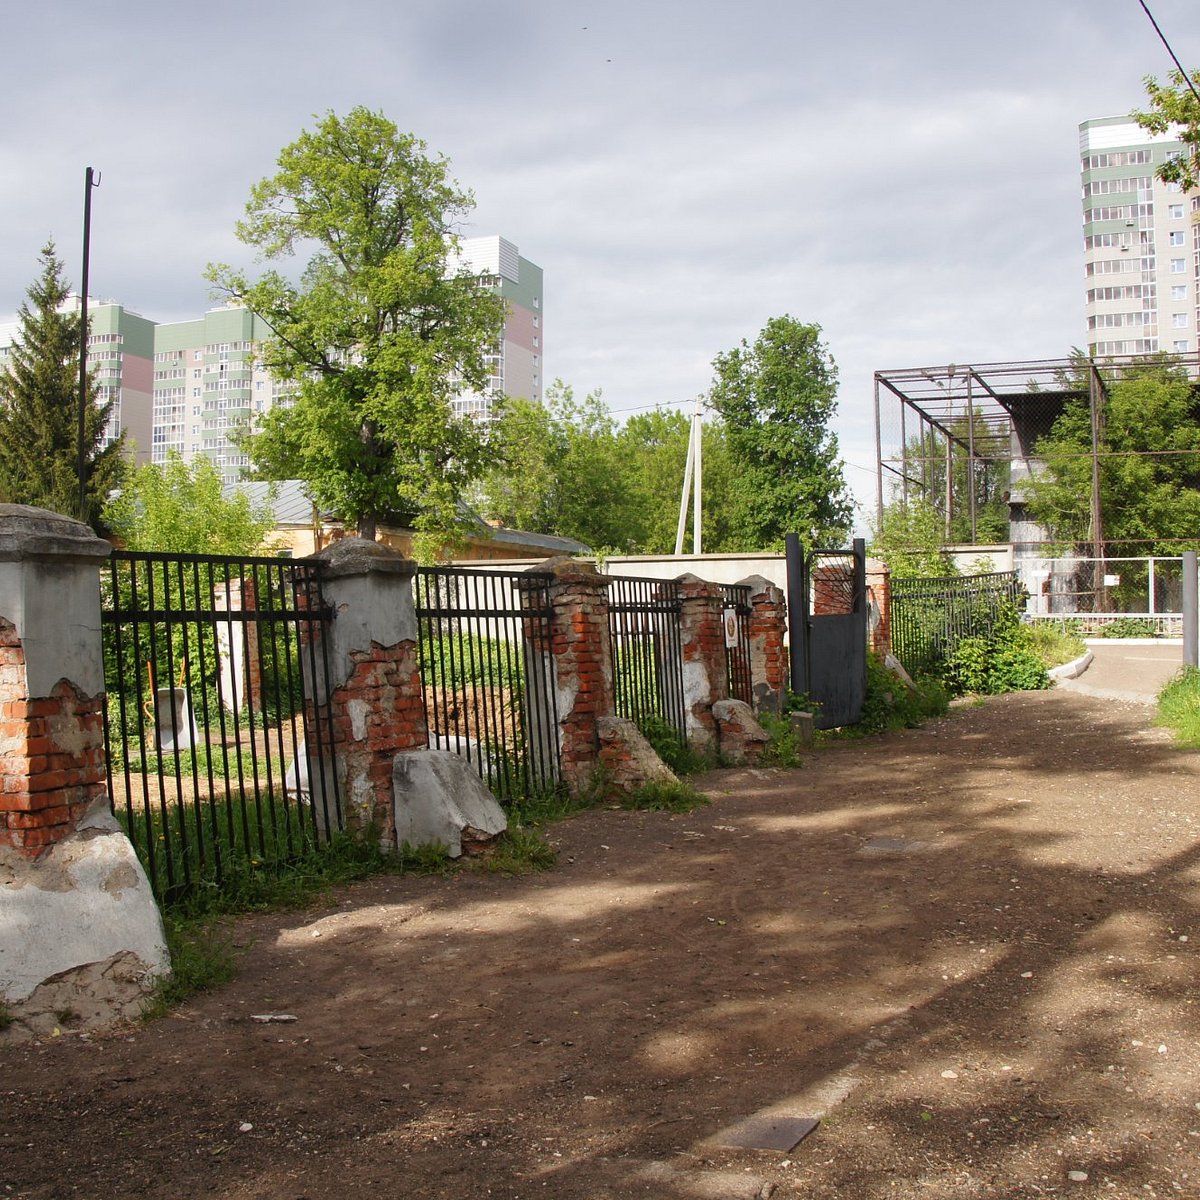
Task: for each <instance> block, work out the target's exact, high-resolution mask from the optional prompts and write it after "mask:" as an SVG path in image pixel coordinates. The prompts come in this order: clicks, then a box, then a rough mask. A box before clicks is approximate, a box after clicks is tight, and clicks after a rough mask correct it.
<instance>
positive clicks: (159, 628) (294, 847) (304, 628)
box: [102, 551, 342, 900]
mask: <svg viewBox="0 0 1200 1200" xmlns="http://www.w3.org/2000/svg"><path fill="white" fill-rule="evenodd" d="M102 596H103V608H102V623H103V645H104V667H105V688H106V691H107V693H108V704H107V710H106V713H105V740H106V743H107V750H108V764H109V767H108V771H109V795H110V798H111V801H112V805H113V811H114V813H115V814H116V816H117V817H118V819H119V820H120V821H121V822H122V824H123V825H124V826H125V828H126V831H127V832H128V834H129V837H130V839H131V841H132V842H133V844H134V846H135V847H136V849H137V851H138V854H139V856H140V857H141V859H142V861H143V863H144V864H145V866H146V870H147V874H148V875H149V877H150V881H151V884H152V886H153V888H154V890H155V893H156V894H157V895H158V896H159V897H160V898H162V899H164V900H174V899H178V898H180V897H182V896H185V895H187V894H188V893H189V892H191V891H193V890H194V889H196V888H197V887H200V886H205V885H217V886H221V885H227V884H228V883H229V882H230V881H231V880H232V879H234V878H236V877H238V876H239V875H242V874H244V873H246V872H249V871H252V870H254V869H258V868H261V867H264V866H265V867H272V866H276V865H280V864H282V863H284V862H286V861H289V860H293V859H295V858H296V857H297V856H299V855H300V854H302V853H304V852H306V851H308V850H310V849H311V848H313V847H314V846H317V845H320V844H322V843H323V842H325V841H327V840H328V837H329V835H330V834H331V833H332V832H334V831H336V830H339V829H341V828H342V811H341V799H340V796H339V794H338V788H337V780H336V778H335V776H334V773H333V771H332V768H331V766H330V765H329V764H331V762H332V745H333V736H332V728H331V726H330V725H329V723H328V719H327V718H325V719H323V720H319V719H318V718H317V717H316V715H315V713H314V712H313V711H312V710H311V708H310V707H309V706H307V705H306V704H305V699H304V697H305V682H304V681H305V679H306V678H307V679H308V680H309V681H310V682H311V681H316V680H319V679H322V678H323V677H324V676H325V675H326V673H327V667H326V662H325V659H324V647H325V641H326V639H325V638H324V637H322V636H320V626H321V625H323V624H324V623H326V622H328V621H329V620H330V619H331V614H330V612H329V611H328V609H327V608H326V606H325V605H324V603H323V602H322V600H321V594H320V588H319V585H318V581H317V577H316V574H315V568H314V567H312V566H311V565H308V564H305V563H302V562H292V561H291V560H290V559H283V558H221V557H214V556H209V555H196V554H173V555H169V554H144V553H133V552H128V551H116V552H114V553H113V555H112V558H111V560H110V563H109V566H108V567H107V569H106V571H105V573H104V575H103V576H102ZM310 770H311V771H313V772H314V773H319V776H320V777H319V778H318V779H317V781H316V782H317V786H316V787H315V788H312V787H310V779H309V775H310ZM314 795H315V796H316V797H317V802H316V803H315V804H314V803H313V796H314Z"/></svg>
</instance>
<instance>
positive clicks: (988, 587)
mask: <svg viewBox="0 0 1200 1200" xmlns="http://www.w3.org/2000/svg"><path fill="white" fill-rule="evenodd" d="M1024 594H1025V593H1024V589H1023V588H1022V587H1021V584H1020V582H1019V581H1018V579H1017V576H1016V574H1015V573H1014V572H1012V571H1003V572H996V573H993V574H989V575H966V576H957V575H952V576H948V577H945V578H935V579H893V580H892V585H891V634H892V653H893V654H895V656H896V657H897V658H898V659H899V660H900V662H901V663H903V664H904V667H905V669H906V670H907V671H908V672H909V673H910V674H911V673H916V672H921V673H934V672H936V671H937V670H938V669H939V668H940V666H941V665H942V664H943V663H944V662H945V661H946V659H947V658H948V657H949V656H950V655H951V654H953V652H954V650H955V649H956V647H957V646H958V644H959V642H960V641H962V639H964V638H968V637H979V636H982V635H984V634H987V633H988V632H990V630H991V629H992V628H993V627H994V626H995V624H996V621H997V619H998V617H999V615H1000V612H1001V610H1002V609H1003V608H1004V607H1005V606H1013V605H1015V606H1018V607H1019V606H1020V605H1021V603H1022V601H1023V599H1024Z"/></svg>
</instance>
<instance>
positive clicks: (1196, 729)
mask: <svg viewBox="0 0 1200 1200" xmlns="http://www.w3.org/2000/svg"><path fill="white" fill-rule="evenodd" d="M1158 720H1159V723H1160V724H1162V725H1166V726H1167V727H1168V728H1169V729H1173V730H1174V731H1175V738H1176V740H1177V741H1178V742H1179V744H1180V745H1182V746H1188V747H1191V748H1192V749H1194V750H1195V749H1200V669H1197V668H1196V667H1184V668H1183V670H1181V671H1180V672H1179V673H1178V674H1177V675H1176V676H1175V677H1174V678H1173V679H1171V680H1170V681H1169V682H1168V683H1167V685H1166V686H1165V687H1164V688H1163V690H1162V691H1161V692H1159V694H1158Z"/></svg>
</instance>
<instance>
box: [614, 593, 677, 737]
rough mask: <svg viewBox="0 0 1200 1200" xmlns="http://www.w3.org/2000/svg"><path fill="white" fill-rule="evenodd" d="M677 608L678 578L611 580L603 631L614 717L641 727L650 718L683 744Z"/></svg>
mask: <svg viewBox="0 0 1200 1200" xmlns="http://www.w3.org/2000/svg"><path fill="white" fill-rule="evenodd" d="M682 611H683V590H682V587H681V585H680V584H679V582H678V581H677V580H674V579H632V578H627V577H625V576H613V577H612V578H611V583H610V586H609V590H608V635H609V641H610V643H611V646H612V662H613V699H614V701H615V707H616V712H617V715H618V716H620V717H628V718H629V719H630V720H631V721H633V722H634V723H635V724H636V725H638V726H639V727H642V728H644V727H645V726H646V724H647V722H648V721H650V720H652V719H657V720H660V721H665V722H666V723H667V724H668V725H670V726H671V728H673V729H674V730H675V732H676V733H677V734H678V735H679V737H680V739H681V740H682V741H683V742H685V743H686V741H687V716H686V713H685V709H684V699H683V655H682V653H681V649H680V616H681V614H682Z"/></svg>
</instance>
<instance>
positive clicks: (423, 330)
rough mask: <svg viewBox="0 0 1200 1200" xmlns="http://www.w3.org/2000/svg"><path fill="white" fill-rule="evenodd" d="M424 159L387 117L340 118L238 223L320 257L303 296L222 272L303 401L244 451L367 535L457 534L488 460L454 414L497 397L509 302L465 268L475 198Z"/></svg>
mask: <svg viewBox="0 0 1200 1200" xmlns="http://www.w3.org/2000/svg"><path fill="white" fill-rule="evenodd" d="M425 150H426V147H425V144H424V143H423V142H422V141H420V140H419V139H417V138H415V137H413V136H412V135H411V134H402V133H400V132H398V131H397V129H396V126H395V125H394V124H393V123H392V122H391V121H389V120H387V119H386V118H385V117H384V116H383V115H382V114H380V113H375V112H371V111H369V110H367V109H365V108H361V107H360V108H355V109H353V110H352V111H351V112H350V113H349V114H348V115H347V116H345V117H339V116H337V115H335V114H333V113H328V114H326V115H325V116H324V117H323V118H321V119H320V120H319V121H318V123H317V126H316V128H315V129H314V130H313V131H312V132H305V133H302V134H301V135H300V137H299V138H298V139H297V140H296V141H295V142H293V143H292V144H291V145H289V146H285V147H284V149H283V150H282V151H281V152H280V156H279V162H278V167H279V170H278V172H277V173H276V174H275V175H273V176H271V177H270V178H268V179H263V180H262V181H260V182H259V183H258V184H256V185H255V187H254V188H253V189H252V191H251V195H250V200H249V202H248V203H247V206H246V219H245V220H244V221H241V222H239V223H238V226H237V233H238V237H239V238H240V239H241V240H242V241H243V242H245V243H246V244H247V245H248V246H252V247H254V248H255V249H256V250H257V251H258V252H259V254H260V256H261V257H262V258H265V259H268V260H284V259H289V258H291V257H292V256H293V255H294V254H296V253H298V252H300V251H301V249H302V248H304V247H308V246H312V247H315V251H314V253H313V254H312V257H311V258H310V259H309V260H308V263H307V265H306V266H305V268H304V271H303V274H302V276H301V281H300V283H299V284H298V285H297V284H294V283H292V282H291V281H290V280H289V279H288V278H287V277H286V276H285V275H284V274H282V273H281V272H280V271H277V270H273V271H268V272H267V273H266V274H264V275H263V276H262V277H261V278H260V279H259V280H257V282H252V281H251V280H250V279H248V278H247V277H246V275H244V274H243V273H241V272H239V271H235V270H233V269H232V268H230V267H227V266H215V267H210V268H209V277H210V279H211V280H212V281H213V282H214V283H216V284H218V286H219V287H221V288H222V289H223V290H224V291H225V292H226V293H227V294H228V295H229V296H230V297H232V298H233V299H234V300H235V301H237V302H238V303H240V304H244V305H245V306H246V307H247V308H249V309H250V310H251V311H252V312H255V313H257V314H258V315H260V316H261V317H262V318H263V319H264V320H265V321H266V322H267V323H268V325H270V327H271V328H272V330H273V331H274V335H275V336H274V338H273V339H272V340H271V341H269V342H268V343H267V345H266V347H265V349H264V350H263V354H262V357H263V362H264V365H265V366H266V367H267V368H268V369H269V370H270V371H271V372H272V373H273V374H274V375H275V376H276V377H277V378H279V379H283V380H288V381H291V382H292V383H293V384H294V385H295V388H296V395H295V401H294V403H293V404H292V405H291V406H289V407H282V406H281V407H277V408H275V409H273V410H272V411H271V412H270V413H269V414H268V415H267V417H266V419H265V420H264V421H263V422H262V423H261V426H260V427H259V428H258V429H257V431H255V432H253V433H252V435H251V436H249V438H248V439H246V444H247V445H248V448H249V452H250V454H251V456H252V458H253V460H254V463H255V465H256V467H257V469H258V470H259V471H260V472H261V473H262V474H263V475H265V476H266V477H268V478H276V479H279V478H288V477H295V478H300V479H303V480H305V481H307V483H308V484H309V488H310V490H311V492H312V495H313V498H314V499H315V500H316V501H317V502H318V503H319V504H321V505H323V506H326V507H329V508H332V509H333V510H334V511H336V512H337V513H338V514H339V515H340V516H341V517H343V518H344V519H346V520H348V521H353V522H355V523H356V524H357V526H358V531H359V533H360V534H361V535H362V536H364V537H374V536H375V529H376V523H377V522H378V521H379V520H380V519H381V518H383V517H385V516H404V517H406V518H411V519H412V520H413V523H414V524H415V526H416V527H417V528H418V529H420V530H423V531H427V532H428V533H429V534H430V535H437V534H441V533H445V532H447V531H450V530H453V529H454V528H455V527H456V526H457V525H458V523H459V520H460V517H459V507H458V504H459V498H460V496H461V494H462V493H463V491H464V489H465V488H466V487H467V485H468V484H469V483H470V482H471V481H472V480H474V479H475V478H477V477H478V476H479V475H480V474H481V473H482V472H483V470H484V468H485V466H486V465H487V463H488V458H487V430H486V427H485V426H484V425H481V424H478V423H476V422H474V421H472V420H470V419H467V418H461V419H456V418H455V417H454V416H453V413H452V410H451V407H450V401H451V399H452V398H453V396H454V395H455V394H456V392H457V391H458V390H459V389H460V388H465V389H482V388H484V387H485V386H486V384H487V379H488V371H487V368H486V366H485V362H484V355H485V351H486V349H487V348H488V347H489V346H491V345H493V344H494V343H495V342H496V340H497V339H498V337H499V335H500V330H501V327H502V322H503V307H502V302H501V301H500V299H499V297H498V296H496V295H495V294H494V293H493V292H491V291H489V290H488V289H485V288H481V287H479V286H478V283H477V281H476V280H475V279H474V278H473V277H472V276H470V275H468V274H465V273H455V272H454V271H453V270H452V269H451V250H452V239H451V237H450V234H451V226H452V223H453V222H454V221H455V220H456V219H457V218H459V217H461V216H462V215H463V214H465V213H466V212H467V211H468V210H469V209H470V207H471V205H472V199H471V196H470V195H469V193H467V192H464V191H462V190H460V189H459V187H458V185H457V184H456V183H455V182H454V181H453V180H451V179H450V178H449V176H448V173H447V168H448V164H447V162H446V160H445V159H444V158H430V157H428V156H427V154H426V152H425Z"/></svg>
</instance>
